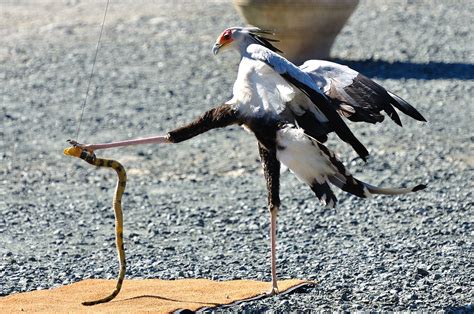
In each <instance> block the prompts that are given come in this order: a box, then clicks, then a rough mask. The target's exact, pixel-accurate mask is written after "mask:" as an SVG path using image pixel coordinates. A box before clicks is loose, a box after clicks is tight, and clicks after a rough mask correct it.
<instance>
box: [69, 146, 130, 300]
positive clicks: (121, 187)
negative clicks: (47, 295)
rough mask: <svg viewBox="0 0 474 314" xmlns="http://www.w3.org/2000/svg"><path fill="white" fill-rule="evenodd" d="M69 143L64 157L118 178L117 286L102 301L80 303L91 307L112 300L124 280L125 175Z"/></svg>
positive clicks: (108, 161)
mask: <svg viewBox="0 0 474 314" xmlns="http://www.w3.org/2000/svg"><path fill="white" fill-rule="evenodd" d="M69 143H71V144H72V146H71V147H68V148H66V149H65V150H64V154H65V155H67V156H72V157H77V158H80V159H82V160H84V161H86V162H88V163H89V164H91V165H93V166H97V167H105V168H112V169H113V170H115V172H116V173H117V177H118V180H117V186H116V187H115V193H114V198H113V203H112V204H113V209H114V212H115V245H116V247H117V252H118V259H119V266H120V270H119V275H118V279H117V285H116V287H115V290H114V291H113V292H112V293H111V294H110V295H108V296H106V297H104V298H102V299H98V300H95V301H85V302H82V305H86V306H91V305H96V304H100V303H106V302H109V301H111V300H113V299H114V298H115V297H116V296H117V295H118V294H119V292H120V290H121V289H122V284H123V280H124V279H125V270H126V262H125V250H124V247H123V215H122V195H123V193H124V192H125V186H126V184H127V173H126V171H125V168H124V167H123V166H122V164H121V163H120V162H118V161H116V160H113V159H104V158H97V157H96V156H95V154H94V152H93V151H91V150H87V149H86V148H83V147H81V146H80V145H78V144H77V143H76V142H75V141H69Z"/></svg>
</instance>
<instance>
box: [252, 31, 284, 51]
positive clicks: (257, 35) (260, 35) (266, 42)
mask: <svg viewBox="0 0 474 314" xmlns="http://www.w3.org/2000/svg"><path fill="white" fill-rule="evenodd" d="M247 30H248V32H249V35H250V36H251V37H252V38H253V39H254V40H255V41H256V42H257V43H258V44H259V45H262V46H264V47H267V48H268V49H270V50H271V51H274V52H281V53H283V51H281V50H280V49H278V48H277V47H275V46H273V44H272V43H271V42H279V40H278V39H273V38H268V37H264V35H270V36H275V33H274V32H272V31H269V30H264V29H260V28H258V27H249V28H247Z"/></svg>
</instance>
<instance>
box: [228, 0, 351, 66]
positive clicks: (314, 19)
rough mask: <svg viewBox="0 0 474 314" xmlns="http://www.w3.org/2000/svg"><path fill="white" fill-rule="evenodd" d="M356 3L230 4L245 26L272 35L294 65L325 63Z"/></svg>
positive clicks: (265, 0)
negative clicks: (251, 26)
mask: <svg viewBox="0 0 474 314" xmlns="http://www.w3.org/2000/svg"><path fill="white" fill-rule="evenodd" d="M358 3H359V0H234V6H235V8H236V9H237V11H238V12H239V14H240V15H241V16H242V17H243V18H244V19H245V21H246V22H247V23H248V24H251V25H253V26H257V27H260V28H262V29H266V30H272V31H274V32H275V34H276V37H277V38H278V39H279V40H280V42H279V43H277V44H276V46H277V47H278V48H279V49H280V50H282V51H283V52H284V56H285V57H286V58H287V59H289V60H291V61H292V62H294V63H296V64H301V63H303V62H304V61H305V60H309V59H327V58H328V57H329V52H330V50H331V46H332V44H333V43H334V40H335V39H336V36H337V35H338V34H339V32H340V31H341V29H342V27H343V26H344V24H345V23H346V21H347V20H348V19H349V17H350V16H351V14H352V12H354V10H355V8H356V7H357V4H358Z"/></svg>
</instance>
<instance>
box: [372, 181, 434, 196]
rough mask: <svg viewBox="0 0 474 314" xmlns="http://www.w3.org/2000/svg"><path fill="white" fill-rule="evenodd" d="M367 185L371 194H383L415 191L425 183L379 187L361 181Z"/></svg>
mask: <svg viewBox="0 0 474 314" xmlns="http://www.w3.org/2000/svg"><path fill="white" fill-rule="evenodd" d="M363 183H364V185H365V186H366V187H367V189H368V190H369V192H370V193H372V194H385V195H400V194H406V193H410V192H417V191H420V190H423V189H425V188H426V185H425V184H419V185H417V186H415V187H412V188H381V187H378V186H373V185H370V184H368V183H365V182H363Z"/></svg>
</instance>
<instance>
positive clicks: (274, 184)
mask: <svg viewBox="0 0 474 314" xmlns="http://www.w3.org/2000/svg"><path fill="white" fill-rule="evenodd" d="M258 148H259V153H260V158H261V161H262V166H263V172H264V174H265V179H266V181H267V190H268V209H269V211H270V250H271V271H272V289H271V290H270V291H269V292H267V294H268V295H275V294H278V282H277V272H276V227H277V226H276V222H277V215H278V208H279V207H280V162H279V161H278V159H277V158H276V150H275V149H270V150H268V149H267V148H265V147H263V146H262V145H261V144H260V143H259V144H258Z"/></svg>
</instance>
